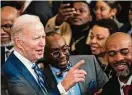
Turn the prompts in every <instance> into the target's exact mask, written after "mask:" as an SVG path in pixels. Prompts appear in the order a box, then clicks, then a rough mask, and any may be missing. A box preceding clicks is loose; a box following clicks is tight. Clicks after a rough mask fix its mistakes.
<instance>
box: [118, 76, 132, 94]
mask: <svg viewBox="0 0 132 95" xmlns="http://www.w3.org/2000/svg"><path fill="white" fill-rule="evenodd" d="M118 81H119V84H120V92H121V95H124V91H123V88H122V87H123V86H125V85H131V83H132V75H131V77H130V78H129V79H128V81H127V83H123V82H121V81H120V80H119V78H118Z"/></svg>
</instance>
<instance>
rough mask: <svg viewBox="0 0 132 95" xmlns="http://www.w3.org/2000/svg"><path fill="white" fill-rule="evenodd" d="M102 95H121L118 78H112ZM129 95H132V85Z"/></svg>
mask: <svg viewBox="0 0 132 95" xmlns="http://www.w3.org/2000/svg"><path fill="white" fill-rule="evenodd" d="M101 95H121V93H120V84H119V81H118V78H117V77H112V79H110V80H109V82H108V83H106V85H105V86H104V87H103V92H102V94H101ZM129 95H132V83H131V89H130V90H129Z"/></svg>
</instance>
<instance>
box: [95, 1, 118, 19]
mask: <svg viewBox="0 0 132 95" xmlns="http://www.w3.org/2000/svg"><path fill="white" fill-rule="evenodd" d="M115 15H116V13H115V11H114V9H112V8H111V7H110V6H109V5H108V4H107V3H105V2H103V1H97V3H96V5H95V16H96V20H99V19H103V18H104V19H105V18H112V17H113V16H115Z"/></svg>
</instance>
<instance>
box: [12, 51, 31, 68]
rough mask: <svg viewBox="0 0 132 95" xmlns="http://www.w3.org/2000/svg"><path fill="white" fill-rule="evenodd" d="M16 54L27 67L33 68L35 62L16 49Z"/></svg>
mask: <svg viewBox="0 0 132 95" xmlns="http://www.w3.org/2000/svg"><path fill="white" fill-rule="evenodd" d="M14 55H15V56H16V57H17V58H18V59H19V60H20V61H21V62H22V63H23V64H24V65H25V66H26V67H27V69H31V68H32V65H33V63H32V62H30V61H29V60H28V59H26V58H25V57H24V56H22V55H21V54H20V53H19V52H17V51H16V50H14Z"/></svg>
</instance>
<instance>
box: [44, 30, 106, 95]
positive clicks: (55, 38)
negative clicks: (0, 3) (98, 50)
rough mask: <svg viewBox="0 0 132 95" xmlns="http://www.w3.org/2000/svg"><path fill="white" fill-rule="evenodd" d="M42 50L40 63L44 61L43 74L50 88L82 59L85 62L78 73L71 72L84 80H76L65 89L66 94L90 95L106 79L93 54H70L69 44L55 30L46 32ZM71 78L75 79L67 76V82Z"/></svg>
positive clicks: (102, 84) (100, 86)
mask: <svg viewBox="0 0 132 95" xmlns="http://www.w3.org/2000/svg"><path fill="white" fill-rule="evenodd" d="M44 52H45V54H44V61H42V63H44V71H45V72H46V73H45V76H46V78H47V83H48V84H49V86H50V88H55V87H56V85H57V84H58V83H59V82H61V81H62V80H63V79H64V78H66V76H67V75H68V70H72V68H73V67H74V66H75V65H77V64H76V63H78V62H79V61H80V60H84V61H85V64H83V65H82V66H81V68H80V69H79V70H81V71H79V74H76V75H75V74H74V73H75V72H78V71H75V72H73V74H74V75H75V76H77V77H79V78H80V79H84V80H85V81H81V82H80V81H79V82H77V83H76V85H74V86H73V87H72V88H70V89H69V90H68V91H67V95H92V94H93V93H95V92H96V91H97V90H98V89H100V88H102V87H103V86H104V84H105V83H106V82H107V81H108V78H107V76H106V75H105V74H104V72H103V71H102V69H101V68H100V66H99V64H98V62H97V60H96V58H95V57H94V56H93V55H76V56H70V52H69V46H68V45H67V44H66V42H65V40H64V38H63V37H62V36H61V35H60V34H58V33H56V32H49V33H47V34H46V46H45V51H44ZM84 71H85V72H86V73H87V74H85V77H84V76H82V75H83V72H84ZM70 79H71V80H70ZM73 80H75V78H74V77H69V81H68V83H70V82H72V81H73ZM64 95H65V94H64Z"/></svg>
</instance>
